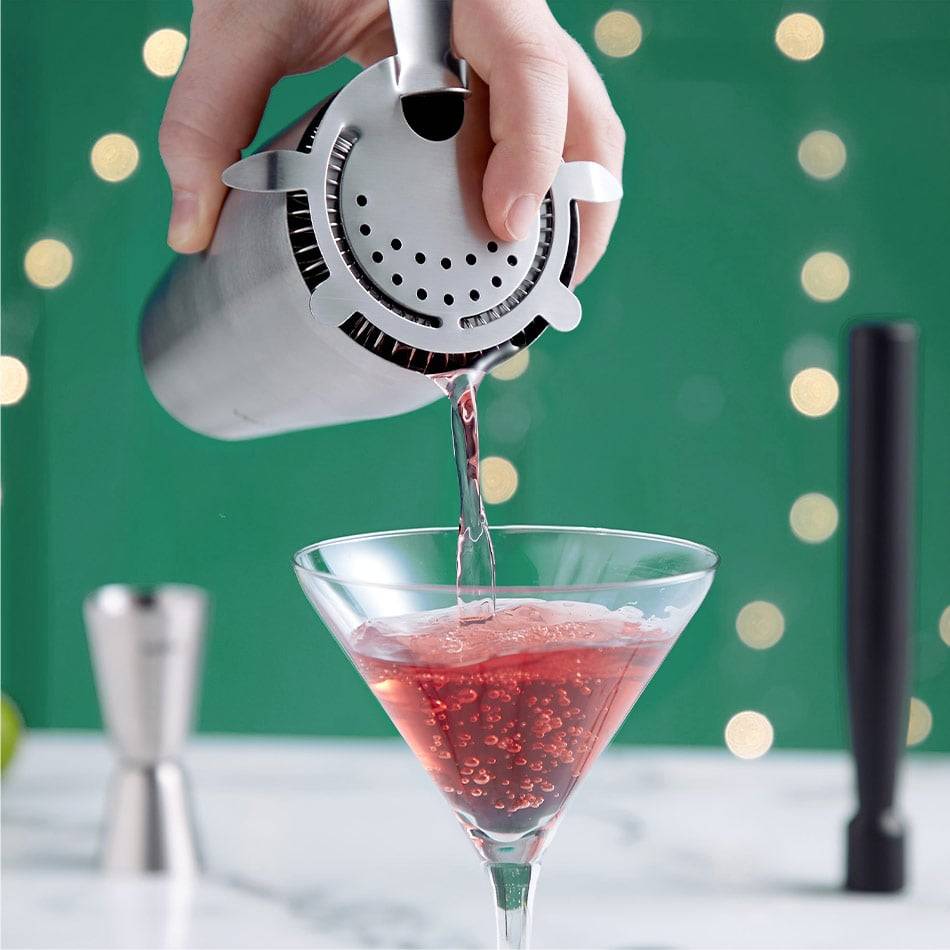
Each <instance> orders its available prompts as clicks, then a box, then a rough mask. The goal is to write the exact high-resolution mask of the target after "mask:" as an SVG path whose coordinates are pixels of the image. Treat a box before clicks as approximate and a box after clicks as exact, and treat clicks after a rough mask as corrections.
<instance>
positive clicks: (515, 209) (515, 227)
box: [505, 195, 541, 241]
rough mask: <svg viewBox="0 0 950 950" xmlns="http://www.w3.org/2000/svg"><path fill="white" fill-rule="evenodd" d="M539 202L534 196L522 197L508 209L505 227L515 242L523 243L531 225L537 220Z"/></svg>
mask: <svg viewBox="0 0 950 950" xmlns="http://www.w3.org/2000/svg"><path fill="white" fill-rule="evenodd" d="M540 207H541V202H540V201H538V199H537V198H536V197H535V196H534V195H522V196H521V197H520V198H518V199H517V200H516V201H514V202H513V203H512V205H511V207H510V208H509V209H508V217H507V218H506V219H505V227H507V228H508V233H509V234H510V235H511V236H512V237H513V238H514V239H515V240H516V241H523V240H524V239H525V238H526V237H527V236H528V234H529V233H530V231H531V225H532V224H534V222H535V221H536V220H537V217H538V209H539V208H540Z"/></svg>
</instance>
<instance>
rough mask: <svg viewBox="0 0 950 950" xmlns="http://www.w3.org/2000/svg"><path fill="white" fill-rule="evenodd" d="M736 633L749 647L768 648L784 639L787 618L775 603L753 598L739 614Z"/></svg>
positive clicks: (756, 648)
mask: <svg viewBox="0 0 950 950" xmlns="http://www.w3.org/2000/svg"><path fill="white" fill-rule="evenodd" d="M736 633H738V634H739V639H740V640H741V641H742V642H743V643H744V644H745V645H746V646H747V647H752V649H753V650H767V649H768V648H769V647H774V646H775V644H776V643H778V642H779V640H781V639H782V634H783V633H785V618H784V617H783V616H782V611H781V610H779V609H778V607H776V606H775V604H772V603H769V601H767V600H753V601H752V602H751V603H748V604H746V605H745V606H744V607H743V608H742V610H740V611H739V613H738V614H737V616H736Z"/></svg>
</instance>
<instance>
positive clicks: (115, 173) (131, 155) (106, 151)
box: [89, 132, 139, 181]
mask: <svg viewBox="0 0 950 950" xmlns="http://www.w3.org/2000/svg"><path fill="white" fill-rule="evenodd" d="M89 162H90V164H91V165H92V170H93V171H94V172H95V173H96V174H97V175H98V176H99V177H100V178H102V179H103V180H104V181H122V180H123V179H125V178H128V177H129V175H131V174H132V172H134V171H135V169H136V168H138V164H139V149H138V146H137V145H136V144H135V142H133V141H132V139H130V138H129V137H128V136H127V135H123V134H122V133H121V132H109V133H108V134H107V135H103V136H102V137H101V138H99V139H97V140H96V144H95V145H93V147H92V151H91V152H90V153H89Z"/></svg>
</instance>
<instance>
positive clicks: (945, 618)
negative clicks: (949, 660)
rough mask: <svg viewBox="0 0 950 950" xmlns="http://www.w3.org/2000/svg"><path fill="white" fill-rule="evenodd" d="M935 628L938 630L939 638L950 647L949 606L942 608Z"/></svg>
mask: <svg viewBox="0 0 950 950" xmlns="http://www.w3.org/2000/svg"><path fill="white" fill-rule="evenodd" d="M937 629H938V630H939V631H940V639H941V640H943V642H944V643H946V645H947V646H948V647H950V606H947V607H944V608H943V613H942V614H941V615H940V620H939V622H938V623H937Z"/></svg>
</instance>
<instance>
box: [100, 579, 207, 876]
mask: <svg viewBox="0 0 950 950" xmlns="http://www.w3.org/2000/svg"><path fill="white" fill-rule="evenodd" d="M84 615H85V621H86V631H87V634H88V637H89V648H90V652H91V653H92V661H93V669H94V671H95V679H96V690H97V692H98V694H99V703H100V706H101V708H102V717H103V721H104V723H105V726H106V729H107V731H108V733H109V735H110V738H111V739H112V742H113V744H114V746H115V748H116V751H117V753H118V767H117V770H116V772H115V775H114V776H113V780H112V787H111V789H110V794H109V802H108V806H107V812H106V819H105V825H104V832H103V842H102V854H101V863H102V867H103V870H106V871H118V872H133V873H142V872H167V873H170V874H192V873H195V872H197V871H199V870H200V867H201V858H200V854H199V849H198V844H197V838H196V834H195V827H194V819H193V816H192V810H191V803H190V800H189V794H188V786H187V779H186V775H185V772H184V770H183V768H182V766H181V764H180V762H179V756H180V754H181V751H182V748H183V746H184V743H185V739H186V737H187V735H188V731H189V729H190V727H191V722H192V714H193V711H194V705H195V697H196V693H197V687H198V679H199V670H200V666H201V657H202V647H203V640H204V631H205V623H206V619H207V615H208V595H207V594H206V593H205V592H204V591H203V590H201V589H200V588H198V587H189V586H185V585H164V586H160V587H155V588H138V587H128V586H125V585H121V584H110V585H108V586H106V587H101V588H99V589H98V590H95V591H93V592H92V593H91V594H90V595H89V596H88V597H87V598H86V601H85V604H84Z"/></svg>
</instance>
